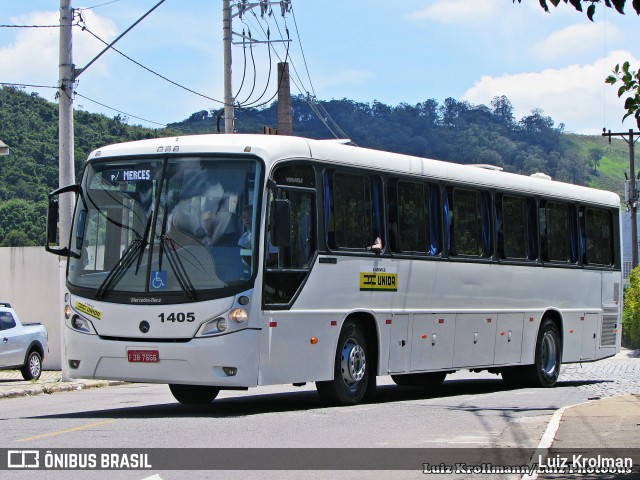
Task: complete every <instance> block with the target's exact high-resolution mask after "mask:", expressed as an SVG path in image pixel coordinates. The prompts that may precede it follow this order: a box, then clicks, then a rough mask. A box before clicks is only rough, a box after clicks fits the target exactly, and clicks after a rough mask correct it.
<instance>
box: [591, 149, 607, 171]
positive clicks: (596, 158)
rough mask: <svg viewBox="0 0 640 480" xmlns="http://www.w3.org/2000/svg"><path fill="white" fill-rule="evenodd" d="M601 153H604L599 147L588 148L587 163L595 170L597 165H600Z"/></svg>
mask: <svg viewBox="0 0 640 480" xmlns="http://www.w3.org/2000/svg"><path fill="white" fill-rule="evenodd" d="M602 155H604V153H603V151H602V149H601V148H596V147H594V148H590V149H589V154H588V157H587V165H589V166H590V167H591V168H593V170H594V171H596V172H597V171H598V167H599V166H600V160H601V159H602Z"/></svg>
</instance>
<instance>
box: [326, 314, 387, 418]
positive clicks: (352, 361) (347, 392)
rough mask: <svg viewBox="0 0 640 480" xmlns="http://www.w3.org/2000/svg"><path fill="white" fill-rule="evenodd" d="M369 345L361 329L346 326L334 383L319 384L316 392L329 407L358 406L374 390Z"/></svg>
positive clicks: (337, 356) (335, 364)
mask: <svg viewBox="0 0 640 480" xmlns="http://www.w3.org/2000/svg"><path fill="white" fill-rule="evenodd" d="M368 354H369V350H368V347H367V341H366V339H365V336H364V334H363V333H362V330H361V329H360V327H358V325H357V324H356V323H355V322H354V321H352V320H349V321H347V322H345V324H344V327H343V328H342V332H340V338H339V339H338V348H337V349H336V357H335V362H334V371H333V380H329V381H325V382H316V389H317V390H318V393H319V394H320V397H322V399H323V400H325V401H326V402H328V403H331V404H334V405H355V404H358V403H360V402H361V401H362V400H363V399H364V398H365V396H366V395H367V393H368V392H371V391H372V388H371V389H370V388H368V387H369V386H370V383H371V382H375V374H374V373H373V372H372V371H371V364H370V363H369V360H368V358H367V356H368Z"/></svg>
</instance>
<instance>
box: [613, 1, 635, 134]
mask: <svg viewBox="0 0 640 480" xmlns="http://www.w3.org/2000/svg"><path fill="white" fill-rule="evenodd" d="M636 1H638V2H640V0H636ZM630 68H631V66H630V65H629V62H624V63H623V64H622V68H620V64H618V65H616V67H615V68H614V69H613V75H609V76H608V77H607V78H606V79H605V83H608V84H610V85H615V84H616V83H618V81H620V82H621V83H622V85H621V86H620V88H618V98H622V96H623V95H624V94H626V93H629V94H631V96H630V97H627V98H626V100H625V101H624V108H625V110H626V111H627V113H625V115H624V116H623V117H622V120H623V121H624V120H625V119H626V118H627V117H630V116H632V115H633V116H634V117H635V119H636V123H637V124H638V128H640V69H638V71H637V72H633V71H632V70H630Z"/></svg>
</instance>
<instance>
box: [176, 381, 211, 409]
mask: <svg viewBox="0 0 640 480" xmlns="http://www.w3.org/2000/svg"><path fill="white" fill-rule="evenodd" d="M169 390H171V393H172V394H173V397H174V398H175V399H176V400H177V401H179V402H180V403H183V404H185V405H206V404H208V403H211V402H213V400H215V398H216V397H217V396H218V393H220V389H219V388H218V387H210V386H207V385H178V384H169Z"/></svg>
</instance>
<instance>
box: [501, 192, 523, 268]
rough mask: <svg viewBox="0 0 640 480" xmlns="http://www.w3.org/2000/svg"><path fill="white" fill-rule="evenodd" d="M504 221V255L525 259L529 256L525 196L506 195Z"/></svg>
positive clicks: (503, 205)
mask: <svg viewBox="0 0 640 480" xmlns="http://www.w3.org/2000/svg"><path fill="white" fill-rule="evenodd" d="M502 222H503V225H502V228H503V234H504V256H505V257H506V258H513V259H525V258H526V257H527V241H526V238H527V216H526V209H525V200H524V199H523V198H516V197H506V196H505V197H503V198H502Z"/></svg>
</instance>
